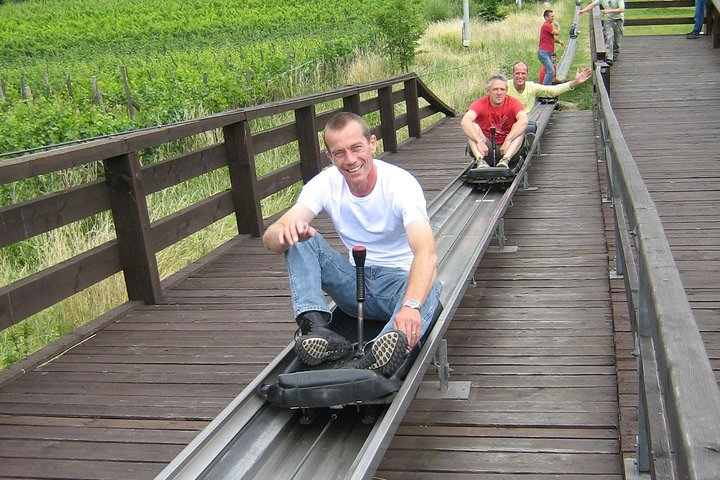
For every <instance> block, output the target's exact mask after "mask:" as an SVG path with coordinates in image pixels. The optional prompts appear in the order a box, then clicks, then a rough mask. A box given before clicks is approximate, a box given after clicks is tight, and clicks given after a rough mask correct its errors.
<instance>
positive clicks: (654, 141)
mask: <svg viewBox="0 0 720 480" xmlns="http://www.w3.org/2000/svg"><path fill="white" fill-rule="evenodd" d="M611 76H612V80H611V92H610V94H611V100H612V104H613V110H614V112H615V115H616V116H617V118H618V122H619V123H620V126H621V128H622V129H623V135H624V137H625V141H626V142H627V145H628V148H629V149H630V152H631V153H632V155H633V157H634V159H635V162H636V163H637V165H638V168H639V169H640V173H641V175H642V177H643V179H644V181H645V184H646V186H647V188H648V191H649V192H650V196H651V197H652V199H653V202H654V203H655V205H656V207H657V209H658V212H659V214H660V218H661V221H662V224H663V228H664V229H665V235H666V236H667V239H668V242H669V244H670V248H671V250H672V253H673V257H674V259H675V263H676V266H677V268H678V270H679V271H680V275H681V277H682V280H683V284H684V285H685V291H686V293H687V295H688V299H689V301H690V305H691V307H692V310H693V314H694V315H695V319H696V322H697V324H698V327H699V329H700V333H701V336H702V338H703V341H704V343H705V348H706V350H707V352H708V355H709V358H710V362H711V365H712V366H713V370H714V372H715V376H716V378H717V379H718V381H719V382H720V315H719V312H720V301H719V300H718V298H720V276H718V273H717V272H718V271H719V270H720V255H718V253H719V252H720V229H719V228H718V219H719V218H720V217H718V212H719V211H720V209H718V206H720V173H719V171H718V165H719V162H720V150H719V149H718V145H720V133H719V132H720V114H719V113H718V112H720V83H718V81H717V79H718V78H720V51H719V50H717V49H713V48H712V41H711V39H710V38H709V37H706V36H701V37H700V38H699V39H697V40H687V39H685V38H684V36H642V37H625V39H624V40H623V46H622V51H621V54H620V59H619V61H617V62H616V63H615V64H614V65H613V66H612V67H611ZM606 208H609V207H607V206H606ZM607 215H608V216H607V217H606V218H607V219H608V220H609V219H610V218H611V217H610V215H611V214H610V213H609V212H608V213H607ZM608 225H610V223H608ZM607 239H608V244H609V245H610V248H611V249H613V248H614V237H613V234H612V232H611V231H609V232H608V236H607ZM613 251H614V250H613ZM612 291H613V295H612V296H613V310H614V311H615V312H616V315H615V328H616V352H617V357H618V381H619V388H620V405H621V412H622V415H621V419H622V421H621V425H622V431H623V446H622V449H623V452H627V453H628V454H633V452H634V451H635V440H634V436H635V435H636V433H637V400H638V399H637V396H638V390H637V371H636V368H635V358H634V357H633V356H632V351H633V338H632V335H631V333H630V325H629V320H628V317H627V313H626V311H627V305H626V303H625V294H624V290H623V283H622V280H613V281H612Z"/></svg>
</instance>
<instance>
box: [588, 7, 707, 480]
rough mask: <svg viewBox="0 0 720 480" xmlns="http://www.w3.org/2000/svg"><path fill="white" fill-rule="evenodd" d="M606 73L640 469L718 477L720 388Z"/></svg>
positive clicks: (604, 120)
mask: <svg viewBox="0 0 720 480" xmlns="http://www.w3.org/2000/svg"><path fill="white" fill-rule="evenodd" d="M716 1H718V0H713V2H716ZM593 38H597V37H592V36H591V44H592V43H593ZM603 43H604V40H603ZM593 48H598V49H599V48H600V47H597V46H591V50H592V49H593ZM604 76H605V75H604V72H603V71H602V65H601V62H599V61H597V62H596V64H595V70H594V84H595V94H596V99H595V100H596V102H595V108H596V109H597V110H598V123H599V130H600V148H601V156H602V157H603V158H604V159H605V161H606V166H607V170H608V175H607V178H608V196H609V197H610V198H611V199H612V201H613V206H614V208H613V220H614V225H615V236H616V239H617V241H616V242H615V248H616V252H617V253H616V262H615V263H616V265H617V267H616V268H617V269H618V270H621V271H622V272H623V273H622V274H623V278H624V280H625V290H626V295H627V297H628V309H629V311H628V313H629V316H630V319H631V325H632V329H633V335H634V340H635V345H636V349H637V352H636V353H637V354H638V374H639V380H638V386H639V400H638V410H639V413H638V417H639V422H638V431H639V436H638V446H637V452H638V458H637V462H636V463H637V465H638V468H639V471H640V472H641V473H646V472H653V474H654V475H657V478H674V476H675V473H674V472H677V475H678V478H688V479H691V478H692V479H695V478H697V479H700V478H720V454H718V439H720V390H719V389H718V384H717V382H716V379H715V376H714V373H713V370H712V366H711V364H710V361H709V358H708V355H707V352H706V351H705V346H704V343H703V339H702V337H701V335H700V332H699V330H698V327H697V323H696V321H695V319H694V316H693V312H692V310H691V308H690V304H689V301H688V298H687V295H686V293H685V289H684V288H683V285H682V281H681V278H680V274H679V272H678V270H677V267H676V265H675V262H674V259H673V255H672V252H671V251H670V247H669V244H668V242H667V239H666V236H665V232H664V230H663V226H662V222H661V221H660V217H659V214H658V211H657V209H656V207H655V204H654V202H653V201H652V199H651V197H650V194H649V193H648V191H647V188H646V186H645V184H644V181H643V179H642V177H641V175H640V172H639V170H638V168H637V165H636V164H635V161H634V159H633V157H632V154H631V153H630V151H629V149H628V147H627V144H626V143H625V140H624V138H623V135H622V129H621V128H620V125H619V124H618V121H617V118H616V117H615V114H614V112H613V109H612V105H611V102H610V96H609V93H608V89H607V88H606V82H605V80H604ZM601 78H603V79H601ZM631 237H632V239H631ZM634 251H636V252H637V258H635V257H634ZM653 478H655V477H653Z"/></svg>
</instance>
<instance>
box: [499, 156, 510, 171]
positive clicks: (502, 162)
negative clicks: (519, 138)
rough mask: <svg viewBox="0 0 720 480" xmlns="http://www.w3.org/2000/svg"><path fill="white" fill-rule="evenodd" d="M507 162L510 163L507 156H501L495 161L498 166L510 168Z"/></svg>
mask: <svg viewBox="0 0 720 480" xmlns="http://www.w3.org/2000/svg"><path fill="white" fill-rule="evenodd" d="M509 164H510V160H508V159H507V158H505V157H503V158H501V159H500V161H499V162H498V163H497V167H498V168H510V166H509Z"/></svg>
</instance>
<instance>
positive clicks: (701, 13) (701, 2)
mask: <svg viewBox="0 0 720 480" xmlns="http://www.w3.org/2000/svg"><path fill="white" fill-rule="evenodd" d="M706 3H707V0H695V26H694V27H693V32H695V33H700V30H702V27H703V23H705V4H706Z"/></svg>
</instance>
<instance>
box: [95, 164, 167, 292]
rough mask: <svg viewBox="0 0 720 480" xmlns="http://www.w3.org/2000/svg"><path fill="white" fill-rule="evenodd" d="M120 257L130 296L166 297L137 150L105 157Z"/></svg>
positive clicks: (106, 177)
mask: <svg viewBox="0 0 720 480" xmlns="http://www.w3.org/2000/svg"><path fill="white" fill-rule="evenodd" d="M103 163H104V165H105V182H106V183H107V185H108V190H109V192H110V206H111V208H112V214H113V220H114V222H115V232H116V234H117V243H118V249H119V252H120V261H121V263H122V266H123V273H124V274H125V286H126V288H127V292H128V298H129V299H130V300H141V301H144V302H145V303H148V304H156V303H159V302H160V301H161V300H162V291H161V288H160V274H159V272H158V266H157V259H156V258H155V247H154V244H153V239H152V231H151V229H150V216H149V215H148V208H147V200H146V197H145V187H144V186H143V181H142V171H141V168H140V157H139V156H138V154H137V152H131V153H128V154H125V155H120V156H117V157H112V158H108V159H105V160H104V162H103Z"/></svg>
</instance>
